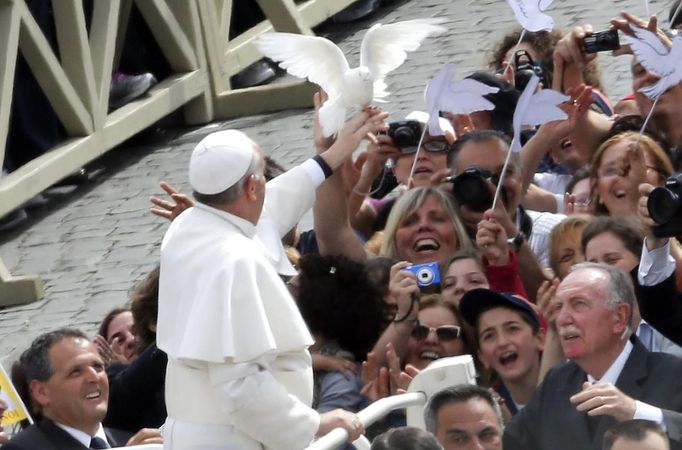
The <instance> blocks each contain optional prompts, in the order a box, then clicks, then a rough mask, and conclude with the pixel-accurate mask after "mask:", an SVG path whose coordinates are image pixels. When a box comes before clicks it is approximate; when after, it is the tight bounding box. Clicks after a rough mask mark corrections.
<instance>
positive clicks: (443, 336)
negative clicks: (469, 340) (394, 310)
mask: <svg viewBox="0 0 682 450" xmlns="http://www.w3.org/2000/svg"><path fill="white" fill-rule="evenodd" d="M432 331H434V332H435V333H436V336H437V337H438V339H440V340H441V341H454V340H455V339H457V338H458V337H459V336H460V334H462V328H461V327H458V326H457V325H441V326H439V327H437V328H432V327H427V326H426V325H422V324H420V323H419V322H417V323H416V324H415V325H414V328H412V337H413V338H415V339H416V340H418V341H423V340H424V339H426V338H427V337H428V336H429V334H430V333H431V332H432Z"/></svg>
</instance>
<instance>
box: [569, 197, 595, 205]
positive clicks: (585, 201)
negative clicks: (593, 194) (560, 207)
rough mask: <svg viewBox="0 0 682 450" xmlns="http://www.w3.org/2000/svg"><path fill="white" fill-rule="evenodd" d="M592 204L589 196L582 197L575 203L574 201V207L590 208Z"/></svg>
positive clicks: (577, 198)
mask: <svg viewBox="0 0 682 450" xmlns="http://www.w3.org/2000/svg"><path fill="white" fill-rule="evenodd" d="M591 204H592V199H591V198H590V196H589V195H586V196H584V197H583V196H580V197H576V198H575V201H573V206H582V207H588V206H590V205H591Z"/></svg>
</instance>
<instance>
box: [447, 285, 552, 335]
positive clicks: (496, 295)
mask: <svg viewBox="0 0 682 450" xmlns="http://www.w3.org/2000/svg"><path fill="white" fill-rule="evenodd" d="M496 306H504V307H507V308H511V309H517V310H520V311H523V312H525V313H527V314H528V315H529V316H530V318H531V320H532V321H533V322H534V323H535V324H536V325H537V326H538V327H540V328H543V329H546V328H547V322H546V321H545V319H544V318H543V317H542V316H541V315H540V313H539V312H538V311H536V309H535V305H533V304H532V303H531V302H529V301H528V300H526V299H525V298H523V297H521V296H520V295H517V294H513V293H511V292H495V291H491V290H490V289H482V288H479V289H472V290H470V291H469V292H467V293H466V294H464V295H463V296H462V300H461V301H460V303H459V311H460V313H461V314H462V317H463V318H464V320H466V321H467V322H468V323H469V324H470V325H471V326H473V327H475V326H476V322H477V321H478V317H479V316H480V315H481V313H482V312H483V311H487V310H488V309H491V308H494V307H496Z"/></svg>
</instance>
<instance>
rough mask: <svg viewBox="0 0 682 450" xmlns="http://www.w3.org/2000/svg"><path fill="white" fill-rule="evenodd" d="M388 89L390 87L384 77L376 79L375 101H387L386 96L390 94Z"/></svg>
mask: <svg viewBox="0 0 682 450" xmlns="http://www.w3.org/2000/svg"><path fill="white" fill-rule="evenodd" d="M386 89H388V86H387V85H386V82H385V81H384V79H383V78H377V79H376V80H374V101H377V102H385V101H386V100H385V99H386V97H388V95H389V94H390V92H388V91H387V90H386Z"/></svg>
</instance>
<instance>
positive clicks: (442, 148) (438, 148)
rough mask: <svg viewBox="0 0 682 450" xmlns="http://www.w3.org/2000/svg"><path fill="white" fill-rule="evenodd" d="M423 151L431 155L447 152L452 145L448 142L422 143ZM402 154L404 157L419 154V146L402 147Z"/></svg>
mask: <svg viewBox="0 0 682 450" xmlns="http://www.w3.org/2000/svg"><path fill="white" fill-rule="evenodd" d="M422 149H423V150H425V151H427V152H429V153H439V152H447V151H448V150H449V149H450V144H448V143H447V141H427V142H422ZM400 153H402V154H404V155H411V154H413V153H417V146H416V145H411V146H409V147H400Z"/></svg>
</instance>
